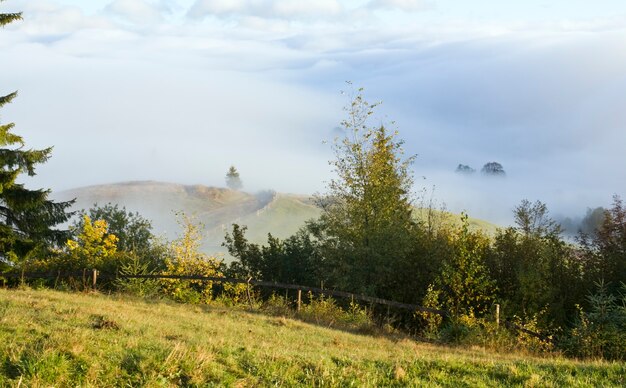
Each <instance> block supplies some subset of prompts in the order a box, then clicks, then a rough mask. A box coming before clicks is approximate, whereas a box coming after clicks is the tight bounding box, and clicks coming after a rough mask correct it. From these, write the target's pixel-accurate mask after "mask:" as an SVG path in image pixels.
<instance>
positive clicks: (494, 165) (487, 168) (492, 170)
mask: <svg viewBox="0 0 626 388" xmlns="http://www.w3.org/2000/svg"><path fill="white" fill-rule="evenodd" d="M480 171H481V172H482V173H483V174H484V175H489V176H505V175H506V172H504V168H503V167H502V165H501V164H500V163H498V162H489V163H485V165H484V166H483V168H482V169H481V170H480Z"/></svg>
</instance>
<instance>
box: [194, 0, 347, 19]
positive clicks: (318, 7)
mask: <svg viewBox="0 0 626 388" xmlns="http://www.w3.org/2000/svg"><path fill="white" fill-rule="evenodd" d="M342 11H343V7H342V6H341V4H340V3H339V1H338V0H316V1H302V0H197V1H196V2H195V3H194V4H193V5H192V6H191V8H190V9H189V12H188V15H189V16H190V17H192V18H197V19H200V18H203V17H206V16H219V17H224V16H231V17H245V16H248V17H261V18H275V19H289V20H314V19H317V18H328V17H330V18H334V17H337V16H339V15H340V14H341V13H342Z"/></svg>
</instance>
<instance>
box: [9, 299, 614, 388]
mask: <svg viewBox="0 0 626 388" xmlns="http://www.w3.org/2000/svg"><path fill="white" fill-rule="evenodd" d="M0 343H1V344H2V345H1V347H0V386H7V387H9V386H22V387H26V386H28V387H43V386H237V387H246V386H276V385H278V386H303V385H306V386H424V385H428V386H454V387H462V386H495V385H502V386H537V387H550V386H573V387H578V386H589V387H591V386H624V385H625V384H626V364H624V363H610V362H604V361H584V362H582V361H576V360H570V359H565V358H561V357H559V356H550V357H537V356H532V355H528V354H521V353H513V354H498V353H493V352H490V351H487V350H484V349H481V348H477V347H476V348H469V349H468V348H455V347H447V346H439V345H434V344H427V343H420V342H417V341H415V340H413V339H411V338H408V337H406V336H401V335H393V334H385V335H382V334H372V333H371V332H370V333H359V332H358V331H354V330H338V329H336V328H332V327H327V325H316V324H313V323H306V322H303V321H301V320H297V319H290V318H287V317H284V316H279V315H268V314H263V313H261V312H259V311H247V310H245V309H241V308H232V307H230V308H229V307H224V306H219V305H217V304H216V305H208V306H207V305H203V306H200V305H183V304H174V303H170V302H165V301H146V300H142V299H138V298H134V297H129V296H121V295H104V294H99V293H66V292H60V291H51V290H31V289H25V290H0Z"/></svg>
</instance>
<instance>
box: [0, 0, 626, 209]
mask: <svg viewBox="0 0 626 388" xmlns="http://www.w3.org/2000/svg"><path fill="white" fill-rule="evenodd" d="M20 1H21V2H20ZM11 3H13V2H11ZM16 4H17V5H19V6H23V7H22V8H18V9H22V10H24V11H25V20H24V21H22V22H19V23H14V24H12V25H10V26H7V28H6V29H3V30H1V31H0V35H2V39H0V48H1V49H2V52H3V55H6V56H7V58H11V61H7V63H6V64H5V66H4V68H3V71H2V72H0V84H1V85H3V88H6V90H14V89H19V90H20V98H19V99H18V100H16V102H15V103H14V104H11V106H9V107H7V108H6V109H3V112H2V114H3V119H5V118H6V119H7V120H10V121H15V122H16V124H17V125H18V133H20V134H23V135H24V136H25V138H26V141H27V144H28V145H29V146H33V147H39V148H41V147H45V146H49V145H55V152H54V155H53V158H52V159H51V161H50V162H49V163H46V165H44V166H42V169H41V170H40V174H39V175H38V176H37V177H36V178H34V179H38V182H41V186H42V187H52V188H54V189H57V188H59V187H60V188H70V187H74V186H79V185H83V184H96V183H103V182H107V181H122V180H130V179H156V180H170V181H177V182H182V183H209V184H223V175H224V172H225V170H226V168H228V165H230V164H236V165H237V167H238V168H240V169H241V170H242V171H246V175H247V176H249V178H246V185H247V187H248V188H250V189H252V190H254V189H257V188H258V189H262V188H268V187H270V188H274V189H277V190H279V191H291V192H313V191H316V190H321V189H323V182H324V181H327V180H328V178H329V171H328V168H327V164H326V161H327V160H328V158H329V157H330V153H329V149H328V147H327V146H323V145H321V141H322V140H332V137H333V128H335V127H336V126H337V124H338V123H339V122H340V120H341V118H342V115H343V113H342V111H341V108H342V106H343V105H344V103H346V101H344V100H342V99H341V97H340V96H339V93H338V91H339V90H340V89H343V88H344V83H343V82H344V81H345V80H352V81H354V84H355V85H357V86H364V87H365V91H366V96H367V97H369V99H370V100H380V99H382V100H383V101H384V104H383V105H382V106H381V107H380V114H379V115H378V116H377V117H380V118H377V119H375V121H374V123H378V122H384V121H387V122H388V121H391V120H395V121H396V122H397V123H398V125H397V126H398V129H399V130H400V136H401V137H402V138H403V139H405V140H406V145H405V148H406V150H407V153H409V154H413V153H417V154H419V157H418V159H417V161H416V164H415V172H416V176H422V175H424V176H426V177H427V178H428V179H427V180H426V185H436V186H437V190H436V193H435V195H436V197H437V198H438V199H440V200H441V201H444V202H446V203H448V204H449V207H450V209H451V210H455V211H458V210H463V209H466V210H469V211H470V214H472V215H476V216H483V217H485V218H488V219H494V220H500V219H504V220H505V219H506V216H508V215H509V213H510V209H512V207H513V206H514V205H515V204H516V203H517V202H518V201H519V200H520V199H522V198H528V199H531V200H535V199H540V200H544V201H546V202H548V205H549V206H550V208H551V210H552V207H553V206H554V207H555V208H556V209H555V212H556V211H559V212H561V213H564V212H565V213H567V212H569V211H570V210H572V209H576V208H578V209H583V210H584V209H585V208H586V207H588V206H598V205H603V204H605V202H608V201H609V200H610V197H611V194H613V193H615V192H617V193H622V194H623V195H625V194H626V183H625V182H626V170H624V169H622V168H621V167H620V166H623V165H626V156H625V155H624V152H623V144H625V143H626V132H625V131H624V126H626V110H624V109H623V106H624V101H626V97H625V95H624V90H626V70H625V69H626V54H625V53H626V43H624V42H626V30H625V29H624V26H625V25H626V23H624V22H619V20H617V21H616V20H612V21H611V23H609V24H607V23H606V21H603V20H598V22H597V23H591V22H589V23H581V24H580V25H579V27H576V26H575V25H573V24H567V28H561V27H559V26H558V25H554V24H544V25H540V26H539V27H538V26H537V25H536V24H535V25H533V24H531V23H527V24H523V25H521V24H515V25H507V24H506V23H503V22H499V21H494V22H492V23H486V24H485V23H471V22H468V21H465V22H464V23H459V24H454V25H439V24H428V23H424V24H423V23H420V24H419V25H417V24H416V23H405V24H402V25H398V24H391V23H387V22H388V21H389V19H385V20H382V19H381V20H376V18H375V17H372V18H371V19H367V23H365V22H363V23H357V22H355V21H354V19H351V18H352V17H353V16H354V15H353V14H352V13H351V12H353V11H354V8H352V9H349V8H347V7H342V6H341V5H340V4H339V3H338V2H336V1H329V2H327V3H324V2H314V1H300V2H295V1H292V2H287V1H282V2H281V1H278V0H275V1H269V0H256V1H253V0H246V1H244V0H240V1H237V0H232V1H223V2H219V1H216V0H214V1H196V2H195V3H194V4H193V6H192V8H191V9H190V10H187V9H184V10H181V11H180V12H179V13H177V12H176V10H174V12H173V13H168V9H169V8H168V5H171V4H173V3H171V2H156V1H153V2H148V1H145V0H144V1H130V0H126V1H122V0H117V1H113V2H110V3H109V6H108V7H106V8H105V12H97V10H93V12H94V13H91V14H90V13H88V12H86V11H84V10H82V9H81V8H77V7H68V6H60V5H55V4H54V3H53V2H52V1H50V0H33V1H22V0H17V1H16ZM190 4H191V3H190ZM385 4H387V5H390V4H392V2H386V3H385ZM397 4H400V3H397ZM402 4H404V3H402ZM407 4H408V3H407ZM412 4H413V3H412ZM415 4H416V3H415ZM370 5H372V3H370ZM374 5H375V4H374ZM379 5H380V6H382V5H383V2H379ZM372 6H373V5H372ZM409 8H410V7H409ZM407 9H408V8H407ZM368 12H370V14H369V15H368V16H367V17H371V16H372V14H375V13H376V11H372V10H371V9H370V10H369V11H368ZM381 14H383V13H382V12H381ZM388 14H394V15H395V13H393V12H390V13H385V15H386V16H385V17H387V16H389V15H388ZM192 15H193V16H194V17H196V18H204V17H205V16H208V17H207V18H206V20H204V21H199V20H193V21H191V20H189V18H188V17H189V16H192ZM210 15H213V16H214V17H211V16H210ZM314 15H317V16H315V17H313V16H314ZM424 15H426V14H424ZM412 16H413V15H409V16H407V15H405V18H406V19H414V18H413V17H412ZM420 16H421V15H420ZM426 16H427V15H426ZM216 19H218V20H216ZM344 19H345V22H344ZM233 20H234V21H235V22H232V21H233ZM394 20H395V19H394ZM403 20H404V19H403ZM126 21H130V23H128V22H126ZM294 21H295V22H294ZM328 21H331V22H330V23H327V22H328ZM583 22H584V21H583ZM320 23H326V24H323V25H321V24H320ZM137 25H140V26H141V27H142V28H137ZM144 25H145V28H144ZM580 26H582V27H580ZM494 31H497V33H494ZM33 112H36V114H33ZM43 129H45V130H43ZM488 161H497V162H500V163H502V164H503V165H504V168H505V170H506V171H507V174H508V177H507V179H506V180H504V181H498V182H495V183H494V182H492V181H484V180H482V179H480V177H479V179H476V180H469V181H468V180H467V179H463V177H459V176H458V175H457V174H454V173H453V171H454V168H455V167H456V166H457V165H458V164H459V163H463V164H469V165H471V166H472V167H474V168H476V169H477V170H478V169H480V167H481V166H482V165H483V164H484V163H486V162H488ZM129 166H133V167H129ZM421 183H422V182H421V181H420V184H421ZM603 200H605V201H603ZM570 214H571V213H570Z"/></svg>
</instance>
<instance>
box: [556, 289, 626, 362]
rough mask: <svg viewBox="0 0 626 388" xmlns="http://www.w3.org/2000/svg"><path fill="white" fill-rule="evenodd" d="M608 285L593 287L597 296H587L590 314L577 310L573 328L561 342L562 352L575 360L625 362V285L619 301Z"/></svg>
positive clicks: (580, 309)
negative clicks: (599, 359) (579, 358)
mask: <svg viewBox="0 0 626 388" xmlns="http://www.w3.org/2000/svg"><path fill="white" fill-rule="evenodd" d="M608 286H609V285H608V284H604V283H603V282H600V283H596V287H597V289H596V292H595V293H593V294H591V295H589V296H588V300H589V304H590V306H591V307H590V310H589V312H585V311H583V309H582V308H581V307H580V306H579V307H578V308H579V316H578V319H577V322H576V325H575V326H574V328H573V329H572V330H571V332H570V333H569V336H568V337H567V338H566V339H565V340H564V341H563V343H562V346H563V348H564V349H565V351H566V352H567V353H568V354H570V355H574V356H578V357H588V358H605V359H608V360H625V359H626V285H625V284H624V283H622V290H623V291H624V292H625V294H624V295H622V296H621V300H620V298H617V297H616V296H614V295H612V294H610V293H609V292H608Z"/></svg>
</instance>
